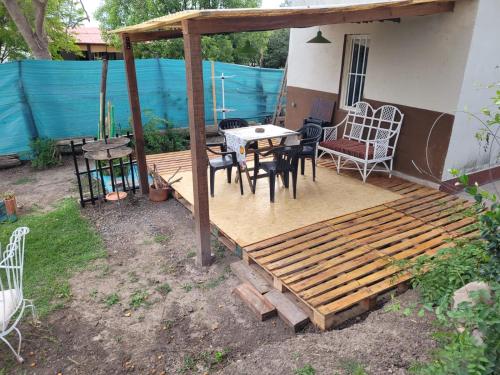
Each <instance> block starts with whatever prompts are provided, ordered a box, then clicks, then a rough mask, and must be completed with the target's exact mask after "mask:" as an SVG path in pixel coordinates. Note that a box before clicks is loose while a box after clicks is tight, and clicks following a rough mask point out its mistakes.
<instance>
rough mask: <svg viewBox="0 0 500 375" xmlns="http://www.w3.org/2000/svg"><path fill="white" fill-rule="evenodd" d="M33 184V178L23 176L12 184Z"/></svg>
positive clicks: (34, 180)
mask: <svg viewBox="0 0 500 375" xmlns="http://www.w3.org/2000/svg"><path fill="white" fill-rule="evenodd" d="M33 182H36V179H35V178H33V177H27V176H25V177H21V178H19V179H17V180H16V181H15V182H14V185H25V184H30V183H33Z"/></svg>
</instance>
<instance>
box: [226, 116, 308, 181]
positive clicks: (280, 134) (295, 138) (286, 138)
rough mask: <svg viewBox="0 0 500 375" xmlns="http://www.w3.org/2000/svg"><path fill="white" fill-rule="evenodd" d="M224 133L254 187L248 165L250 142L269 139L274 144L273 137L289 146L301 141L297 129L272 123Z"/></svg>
mask: <svg viewBox="0 0 500 375" xmlns="http://www.w3.org/2000/svg"><path fill="white" fill-rule="evenodd" d="M257 128H261V129H264V131H263V132H261V133H258V132H256V129H257ZM223 133H224V136H225V137H226V145H227V148H228V149H229V150H231V151H235V152H236V158H237V159H238V162H239V163H240V165H241V166H242V168H243V169H244V171H245V173H246V175H247V178H248V183H249V184H250V187H252V184H251V177H250V174H249V169H248V168H247V165H246V155H247V148H248V146H249V145H250V144H252V143H255V142H258V141H261V140H267V141H268V142H269V145H270V146H273V143H272V140H273V139H279V140H280V144H281V145H287V146H291V145H296V144H298V143H299V142H300V134H299V133H297V132H296V131H293V130H290V129H287V128H283V127H281V126H276V125H272V124H265V125H255V126H248V127H244V128H237V129H227V130H225V131H223Z"/></svg>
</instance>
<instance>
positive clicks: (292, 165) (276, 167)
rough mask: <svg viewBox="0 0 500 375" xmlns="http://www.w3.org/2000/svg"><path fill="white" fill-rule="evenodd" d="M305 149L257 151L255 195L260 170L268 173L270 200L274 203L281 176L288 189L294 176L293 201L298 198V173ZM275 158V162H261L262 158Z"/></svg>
mask: <svg viewBox="0 0 500 375" xmlns="http://www.w3.org/2000/svg"><path fill="white" fill-rule="evenodd" d="M302 149H303V146H302V145H301V144H298V145H293V146H280V147H274V148H271V149H270V150H266V151H265V150H255V151H254V152H255V160H254V175H253V179H252V192H253V193H254V194H255V188H256V185H257V179H258V177H261V176H259V170H261V169H262V170H263V171H264V172H266V174H265V175H264V176H266V175H267V176H268V177H269V193H270V200H271V202H272V203H274V195H275V194H274V193H275V192H274V190H275V185H276V178H277V176H281V178H282V180H283V185H284V186H285V187H286V188H288V186H289V175H290V173H291V174H292V188H293V199H296V198H297V171H298V165H299V162H298V159H299V155H300V153H301V151H302ZM268 156H273V157H274V158H273V160H266V161H260V158H266V157H268Z"/></svg>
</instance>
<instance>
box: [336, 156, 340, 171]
mask: <svg viewBox="0 0 500 375" xmlns="http://www.w3.org/2000/svg"><path fill="white" fill-rule="evenodd" d="M337 174H340V155H339V157H338V159H337Z"/></svg>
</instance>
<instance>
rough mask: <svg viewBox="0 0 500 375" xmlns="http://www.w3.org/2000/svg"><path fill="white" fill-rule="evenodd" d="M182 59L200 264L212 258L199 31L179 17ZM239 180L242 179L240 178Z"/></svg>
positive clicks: (207, 263) (208, 263) (206, 264)
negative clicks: (183, 62) (184, 66)
mask: <svg viewBox="0 0 500 375" xmlns="http://www.w3.org/2000/svg"><path fill="white" fill-rule="evenodd" d="M182 30H183V34H184V36H183V37H184V59H185V61H186V83H187V94H188V115H189V137H190V144H191V160H192V173H193V197H194V201H193V203H194V204H193V206H194V223H195V232H196V242H197V257H196V261H197V263H198V265H200V266H209V265H210V264H211V262H212V252H211V249H210V216H209V205H208V180H207V167H208V157H207V151H206V136H205V99H204V95H203V62H202V54H201V35H200V34H198V33H192V32H191V21H188V20H184V21H182ZM240 183H241V182H240Z"/></svg>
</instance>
